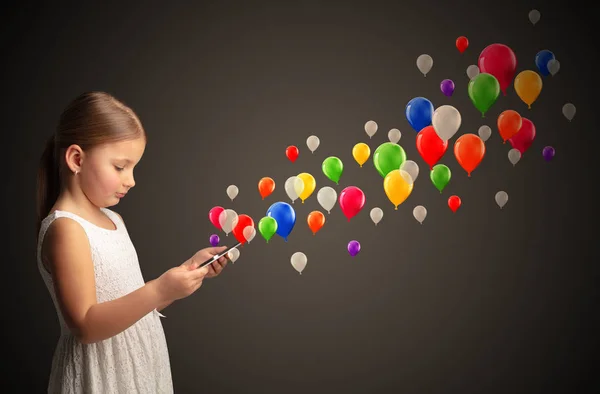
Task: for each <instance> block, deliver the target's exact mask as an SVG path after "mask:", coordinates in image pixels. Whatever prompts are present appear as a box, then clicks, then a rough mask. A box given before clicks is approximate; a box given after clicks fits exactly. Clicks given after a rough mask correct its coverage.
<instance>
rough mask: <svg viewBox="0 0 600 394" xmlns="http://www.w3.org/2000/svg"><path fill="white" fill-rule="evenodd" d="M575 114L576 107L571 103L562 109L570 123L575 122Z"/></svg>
mask: <svg viewBox="0 0 600 394" xmlns="http://www.w3.org/2000/svg"><path fill="white" fill-rule="evenodd" d="M575 112H577V110H576V108H575V106H574V105H573V104H571V103H566V104H565V105H563V107H562V113H563V115H564V116H565V118H567V119H568V120H569V122H570V121H572V120H573V118H574V117H575Z"/></svg>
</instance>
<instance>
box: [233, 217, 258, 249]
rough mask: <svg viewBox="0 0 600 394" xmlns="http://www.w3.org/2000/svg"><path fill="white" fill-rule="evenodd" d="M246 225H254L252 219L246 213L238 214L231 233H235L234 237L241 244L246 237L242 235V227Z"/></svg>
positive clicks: (244, 241)
mask: <svg viewBox="0 0 600 394" xmlns="http://www.w3.org/2000/svg"><path fill="white" fill-rule="evenodd" d="M248 226H252V227H254V221H253V220H252V218H251V217H250V216H248V215H245V214H241V215H238V220H237V224H236V225H235V228H234V229H233V231H232V233H233V235H235V238H236V239H237V240H238V241H240V242H241V243H242V245H243V244H245V243H246V237H244V229H245V228H246V227H248Z"/></svg>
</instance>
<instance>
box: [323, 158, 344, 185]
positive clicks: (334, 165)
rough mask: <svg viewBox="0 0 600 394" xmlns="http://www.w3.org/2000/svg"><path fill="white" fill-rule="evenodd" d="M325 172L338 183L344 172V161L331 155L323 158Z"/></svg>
mask: <svg viewBox="0 0 600 394" xmlns="http://www.w3.org/2000/svg"><path fill="white" fill-rule="evenodd" d="M322 168H323V174H325V176H326V177H327V178H329V179H331V180H332V181H333V182H335V183H338V182H339V181H340V177H341V176H342V172H344V163H342V161H341V160H340V159H338V158H337V157H335V156H329V157H328V158H327V159H325V160H323V165H322Z"/></svg>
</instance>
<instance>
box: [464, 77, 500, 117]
mask: <svg viewBox="0 0 600 394" xmlns="http://www.w3.org/2000/svg"><path fill="white" fill-rule="evenodd" d="M498 96H500V83H499V82H498V80H497V79H496V77H494V76H493V75H492V74H488V73H479V74H478V75H477V76H476V77H475V78H473V79H472V80H471V81H470V82H469V98H470V99H471V102H472V103H473V105H474V106H475V108H477V109H478V110H479V112H481V117H484V116H485V113H486V112H487V111H488V110H489V109H490V108H491V106H492V105H493V104H494V103H495V102H496V100H497V99H498Z"/></svg>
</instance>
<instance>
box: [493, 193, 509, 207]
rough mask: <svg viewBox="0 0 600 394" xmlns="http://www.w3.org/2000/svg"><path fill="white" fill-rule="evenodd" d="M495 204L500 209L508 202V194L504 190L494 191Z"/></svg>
mask: <svg viewBox="0 0 600 394" xmlns="http://www.w3.org/2000/svg"><path fill="white" fill-rule="evenodd" d="M495 199H496V204H498V206H499V207H500V209H502V208H504V206H505V205H506V203H507V202H508V194H506V192H505V191H499V192H498V193H496V197H495Z"/></svg>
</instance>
